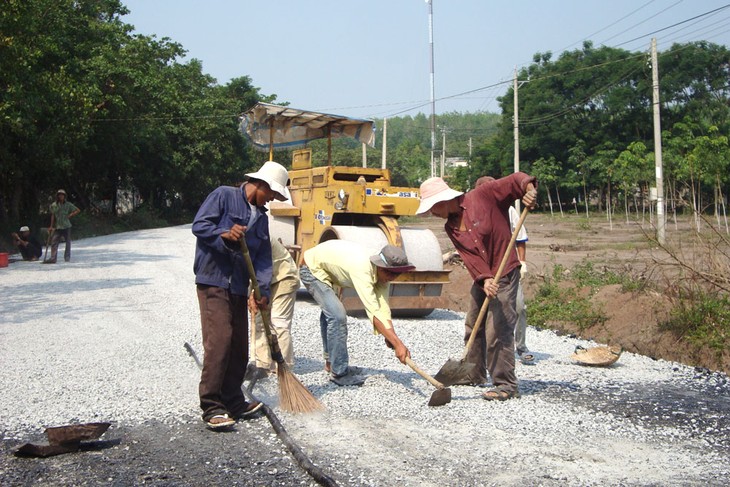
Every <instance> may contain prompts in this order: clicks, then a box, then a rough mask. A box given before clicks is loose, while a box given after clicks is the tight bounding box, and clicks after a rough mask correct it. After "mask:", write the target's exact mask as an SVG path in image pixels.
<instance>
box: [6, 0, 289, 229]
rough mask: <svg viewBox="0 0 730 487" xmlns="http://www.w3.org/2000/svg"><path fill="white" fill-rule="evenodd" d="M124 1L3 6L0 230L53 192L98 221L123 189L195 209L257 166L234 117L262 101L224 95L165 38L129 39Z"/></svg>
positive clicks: (243, 87)
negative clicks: (213, 192)
mask: <svg viewBox="0 0 730 487" xmlns="http://www.w3.org/2000/svg"><path fill="white" fill-rule="evenodd" d="M127 13H128V10H127V9H126V7H124V6H123V4H122V3H121V2H119V1H117V0H4V2H3V8H2V9H0V86H2V90H0V223H12V224H13V225H15V224H16V223H17V222H19V221H28V220H30V221H33V220H34V219H35V217H36V215H37V214H38V212H39V211H42V209H44V208H45V207H46V206H47V203H50V199H51V198H53V195H54V194H55V191H56V189H57V188H64V189H66V191H67V192H68V193H69V199H71V200H72V201H74V202H76V203H77V204H79V206H82V207H83V208H84V209H85V210H90V211H92V212H94V211H96V210H100V207H101V202H104V203H106V207H108V208H109V209H110V211H111V212H115V211H116V210H117V206H118V205H117V201H116V200H117V194H118V193H119V191H118V190H119V189H131V190H133V191H134V192H135V193H137V194H138V195H139V196H140V197H141V200H142V201H144V205H147V206H149V207H151V208H155V209H160V210H162V209H169V208H176V209H180V208H192V207H195V206H197V205H199V204H200V202H201V201H202V199H203V198H204V197H205V195H206V194H207V192H208V191H209V190H210V189H211V188H212V187H215V186H216V185H218V184H222V183H232V182H235V181H238V180H240V179H241V175H242V174H243V173H244V172H246V171H247V170H249V169H251V168H252V167H253V165H254V161H253V160H252V154H251V152H250V151H249V150H247V148H246V147H245V144H244V141H243V140H242V138H241V135H240V133H239V131H238V123H239V120H238V115H239V114H240V113H241V112H242V111H243V110H245V109H246V108H248V107H250V106H252V105H253V104H254V103H256V102H257V101H269V102H271V101H274V100H275V98H276V97H275V96H274V95H268V96H267V95H263V94H261V93H260V92H259V89H258V88H257V87H254V86H253V85H252V80H251V79H250V78H249V77H247V76H243V75H242V76H241V77H239V78H236V79H233V80H231V81H230V82H229V83H227V84H225V85H219V84H218V83H217V82H216V80H215V79H214V78H212V77H211V76H209V75H207V74H205V73H204V72H203V70H202V65H201V63H200V62H199V61H197V60H191V61H189V62H181V61H180V59H181V58H182V57H183V56H184V54H185V50H184V49H183V47H182V46H181V45H180V44H178V43H176V42H174V41H172V40H170V39H167V38H163V39H157V38H156V37H155V36H144V35H139V34H133V33H132V30H133V28H132V26H130V25H128V24H126V23H124V22H123V21H122V17H123V16H124V15H125V14H127Z"/></svg>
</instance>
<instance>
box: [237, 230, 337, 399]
mask: <svg viewBox="0 0 730 487" xmlns="http://www.w3.org/2000/svg"><path fill="white" fill-rule="evenodd" d="M241 252H242V253H243V259H244V261H245V262H246V268H247V269H248V274H249V277H250V278H251V285H252V287H253V291H254V296H255V298H256V299H257V300H258V299H261V289H260V288H259V283H258V281H257V280H256V271H255V270H254V267H253V262H252V261H251V255H250V254H249V252H248V245H246V236H245V235H244V236H243V237H242V238H241ZM260 312H261V321H262V322H263V324H264V330H265V331H266V337H267V339H268V341H269V347H270V348H271V356H272V358H274V360H276V362H277V367H276V369H277V373H276V376H277V379H278V382H279V406H280V407H281V408H282V409H283V410H284V411H290V412H293V413H311V412H314V411H322V410H324V406H323V405H322V403H321V402H319V401H318V400H317V398H316V397H314V396H313V395H312V393H311V392H309V389H307V388H306V387H304V385H303V384H302V383H301V382H299V379H297V378H296V376H295V375H294V374H293V373H292V372H291V371H290V370H289V369H288V368H287V366H286V362H285V361H284V357H283V356H282V354H281V349H280V348H279V341H278V340H277V339H276V335H274V334H273V333H272V331H271V314H270V313H269V310H268V309H262V310H260Z"/></svg>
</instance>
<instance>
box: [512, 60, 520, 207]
mask: <svg viewBox="0 0 730 487" xmlns="http://www.w3.org/2000/svg"><path fill="white" fill-rule="evenodd" d="M518 88H519V85H518V84H517V66H515V77H514V82H513V87H512V91H513V92H514V115H513V116H512V129H513V132H514V137H515V165H514V169H515V172H519V170H520V132H519V130H520V125H519V120H518V118H517V89H518ZM515 208H516V209H517V212H518V213H519V212H520V200H517V201H515Z"/></svg>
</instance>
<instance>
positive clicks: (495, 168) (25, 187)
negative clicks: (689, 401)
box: [0, 0, 730, 226]
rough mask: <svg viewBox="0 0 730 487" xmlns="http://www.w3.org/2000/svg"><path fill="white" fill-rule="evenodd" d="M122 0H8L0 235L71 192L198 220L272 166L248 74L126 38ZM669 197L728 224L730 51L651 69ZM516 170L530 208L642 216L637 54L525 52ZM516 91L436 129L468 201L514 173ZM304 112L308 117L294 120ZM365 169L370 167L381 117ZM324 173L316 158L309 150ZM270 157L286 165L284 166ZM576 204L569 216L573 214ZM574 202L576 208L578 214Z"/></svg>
mask: <svg viewBox="0 0 730 487" xmlns="http://www.w3.org/2000/svg"><path fill="white" fill-rule="evenodd" d="M126 13H128V11H127V9H126V7H124V5H123V4H122V3H121V2H120V1H118V0H5V1H4V6H3V8H2V9H0V33H1V35H0V85H1V86H2V92H0V225H4V226H7V225H16V224H17V223H18V222H21V221H28V220H29V219H30V221H32V220H33V219H34V218H37V215H38V214H39V212H42V211H44V208H45V207H46V206H47V204H48V203H49V202H50V198H52V197H53V194H54V192H55V190H56V189H57V188H59V187H63V188H65V189H66V190H67V191H68V192H69V194H70V199H71V200H73V201H74V202H77V203H78V204H79V205H80V206H82V207H83V208H84V209H87V210H91V211H92V212H94V211H110V212H111V213H115V212H116V211H117V209H118V208H119V202H118V201H117V195H118V194H119V193H120V190H125V189H128V190H130V191H134V192H135V194H137V195H139V197H140V199H141V201H142V202H143V205H144V206H146V207H148V208H151V209H154V210H156V211H159V212H162V213H164V212H178V211H183V212H184V211H194V210H195V209H196V208H197V206H198V205H199V204H200V202H201V201H202V199H203V198H204V197H205V195H206V194H207V193H208V192H209V191H210V190H211V189H212V188H213V187H215V186H217V185H219V184H230V183H234V182H236V181H238V180H240V179H241V176H242V174H243V173H245V172H246V171H248V170H250V169H253V168H254V167H256V166H258V165H259V164H260V163H261V162H262V161H263V160H264V159H265V158H266V157H267V156H266V155H265V154H261V153H259V154H256V153H254V152H253V151H252V150H251V148H250V146H249V145H248V144H247V143H246V141H245V140H244V138H243V137H242V135H241V134H240V132H239V130H238V124H239V115H240V114H241V113H242V112H243V111H245V110H246V109H248V108H249V107H251V106H252V105H253V104H255V103H256V102H257V101H266V102H276V95H274V94H269V95H265V94H263V93H261V91H260V88H258V87H255V86H254V84H253V80H251V78H250V77H248V76H246V75H244V74H241V76H240V77H238V78H236V79H233V80H231V81H230V82H228V83H226V84H224V85H221V84H219V83H218V82H217V80H215V79H214V78H212V77H211V76H210V75H208V74H206V73H204V72H203V70H202V65H201V63H200V62H199V61H197V60H194V59H193V60H190V61H188V62H182V61H181V59H182V58H183V56H184V54H185V50H184V48H183V46H181V45H180V44H178V43H176V42H174V41H173V40H170V39H166V38H163V39H158V38H156V37H154V36H144V35H139V34H134V33H133V28H132V26H130V25H128V24H126V23H125V22H124V21H123V17H124V15H125V14H126ZM659 77H660V99H661V126H662V129H663V131H662V141H663V142H662V145H663V160H664V175H665V178H666V182H665V190H666V193H667V196H668V198H667V201H668V204H669V205H670V211H671V210H672V209H681V208H682V207H685V206H686V207H688V208H691V209H693V210H695V211H696V213H699V212H702V211H705V210H706V209H707V208H708V206H709V207H710V209H711V211H712V212H714V213H715V214H721V213H723V212H724V206H723V205H724V201H725V198H726V194H727V192H728V178H729V176H728V175H729V174H730V170H728V169H729V168H728V165H729V164H730V150H729V149H728V135H729V133H730V116H729V115H730V113H729V112H730V97H729V95H730V85H729V83H728V80H729V79H730V52H729V51H728V49H727V47H726V46H722V45H717V44H713V43H710V42H704V41H702V42H692V43H686V44H674V45H672V46H671V48H669V49H668V50H666V51H663V52H661V53H660V55H659ZM518 79H519V80H520V84H519V88H518V114H519V134H520V168H521V170H523V171H525V172H528V173H531V174H534V175H536V176H538V178H539V179H540V181H541V185H540V191H541V192H542V197H541V200H543V201H545V200H547V201H548V202H549V203H553V204H551V205H549V206H550V208H551V209H552V208H554V207H557V208H558V209H560V208H561V207H562V205H563V204H566V203H567V202H571V203H570V204H571V207H572V209H575V210H578V209H580V210H581V211H582V210H583V209H585V210H587V209H588V205H589V204H590V205H592V206H593V207H594V208H595V209H599V210H604V209H610V210H611V212H614V211H621V210H623V211H624V212H625V213H626V214H628V213H629V212H630V211H639V210H640V209H645V208H646V207H647V206H648V197H649V194H650V188H651V187H652V186H653V184H654V183H653V181H654V141H653V121H652V75H651V65H650V63H649V57H648V53H647V52H631V51H626V50H623V49H618V48H612V47H606V46H601V47H594V46H593V44H592V43H591V42H590V41H586V42H585V43H584V44H583V46H582V47H581V48H580V49H576V50H573V51H566V52H564V53H562V54H561V55H560V56H559V57H558V58H557V59H553V56H552V53H550V52H546V53H536V54H535V56H534V58H533V62H532V63H531V64H530V65H528V66H526V67H524V68H522V69H521V70H520V72H519V73H518ZM513 100H514V93H513V88H512V87H511V85H510V86H509V87H508V88H507V89H506V91H505V93H504V95H503V96H502V97H500V98H499V99H498V101H499V106H500V109H501V113H499V114H493V113H482V112H480V113H466V114H464V113H446V114H441V115H438V117H437V124H438V129H437V130H438V133H437V137H436V138H437V147H436V152H435V157H436V158H438V157H440V155H441V143H442V142H441V141H442V137H441V131H442V130H443V131H444V132H445V133H446V140H447V149H446V156H447V157H452V156H459V157H461V158H464V159H468V160H469V165H468V166H467V167H460V168H448V169H447V173H446V177H447V178H449V181H450V183H451V184H452V185H454V186H455V187H457V188H460V189H469V188H470V187H471V185H472V184H473V182H474V181H475V180H476V179H477V178H478V177H479V176H481V175H485V174H486V175H492V176H495V177H499V176H503V175H506V174H509V173H510V172H512V170H513V169H512V168H513V159H514V156H513V151H514V140H513V118H512V117H513V111H514V105H513V103H514V101H513ZM297 108H304V109H307V108H309V107H297ZM375 122H376V126H377V127H378V131H379V134H378V137H377V142H376V147H375V148H374V149H373V148H369V149H368V151H367V164H368V165H369V166H371V167H374V166H379V165H380V161H381V155H382V143H383V141H382V128H383V123H384V121H383V120H376V121H375ZM387 124H388V127H387V134H388V141H387V165H388V167H389V168H390V169H391V171H392V177H393V183H394V184H397V185H400V186H413V187H417V186H418V185H419V184H420V183H421V182H422V181H423V180H425V179H426V178H428V177H429V176H430V166H431V131H430V120H429V117H428V116H426V115H423V114H417V115H415V116H400V117H394V118H389V119H388V120H387ZM312 148H313V151H314V160H315V161H316V163H317V164H322V163H324V161H326V160H327V144H326V142H324V141H317V142H315V143H313V144H312ZM275 159H276V160H277V161H279V162H282V163H283V164H285V165H289V161H290V154H289V153H282V154H278V153H277V154H276V155H275ZM333 162H334V163H336V164H343V165H351V166H355V165H360V164H361V163H362V148H361V146H360V145H359V144H357V143H355V142H353V141H347V140H336V141H335V143H334V144H333ZM574 200H575V201H576V202H577V203H576V204H575V206H573V204H572V201H574ZM578 203H580V205H581V208H578V206H577V204H578Z"/></svg>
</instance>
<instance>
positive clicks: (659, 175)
mask: <svg viewBox="0 0 730 487" xmlns="http://www.w3.org/2000/svg"><path fill="white" fill-rule="evenodd" d="M651 81H652V95H653V96H652V98H653V105H654V162H655V164H656V219H657V226H656V239H657V242H659V244H660V245H664V243H665V242H666V239H665V235H664V226H665V223H666V222H665V217H664V175H663V170H662V127H661V118H660V116H659V62H658V61H657V55H656V37H652V38H651Z"/></svg>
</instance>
